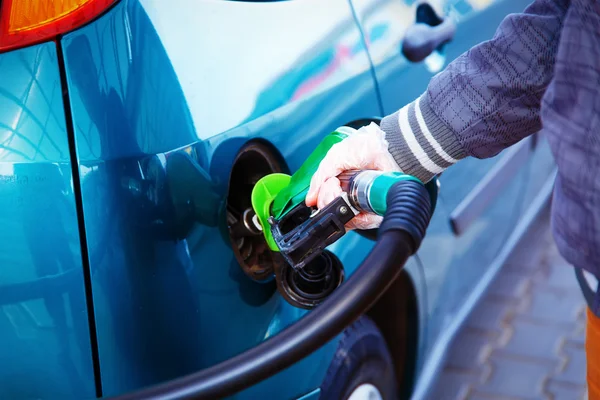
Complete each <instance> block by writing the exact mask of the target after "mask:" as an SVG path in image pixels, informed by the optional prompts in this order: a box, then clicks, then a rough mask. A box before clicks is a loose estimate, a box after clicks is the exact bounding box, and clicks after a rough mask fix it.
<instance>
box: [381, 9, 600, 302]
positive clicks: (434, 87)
mask: <svg viewBox="0 0 600 400" xmlns="http://www.w3.org/2000/svg"><path fill="white" fill-rule="evenodd" d="M381 128H382V129H383V131H384V132H385V133H386V138H387V140H388V142H389V149H390V152H391V153H392V155H393V156H394V158H395V159H396V161H397V162H398V164H399V166H400V168H401V169H402V170H403V171H404V172H406V173H409V174H412V175H415V176H417V177H419V178H421V179H422V180H425V181H428V180H429V179H431V178H432V177H433V176H434V175H436V174H439V173H440V172H441V171H443V170H445V169H446V168H449V167H450V166H451V165H452V164H454V163H456V162H457V161H458V160H460V159H462V158H464V157H477V158H487V157H492V156H495V155H496V154H498V153H499V152H500V151H502V150H503V149H505V148H506V147H508V146H511V145H512V144H515V143H517V142H518V141H520V140H522V139H523V138H525V137H526V136H528V135H531V134H533V133H535V132H537V131H539V130H540V129H543V131H544V134H545V136H546V137H547V138H548V141H549V144H550V147H551V149H552V152H553V154H554V157H555V160H556V164H557V166H558V177H557V180H556V183H555V188H554V194H553V195H554V198H553V206H552V229H553V233H554V237H555V240H556V242H557V245H558V247H559V250H560V252H561V254H562V255H563V256H564V257H565V258H566V259H567V260H568V261H569V262H570V263H572V264H573V265H575V266H577V267H580V268H584V269H586V270H588V271H590V272H592V273H593V274H595V275H596V276H600V0H571V1H570V0H554V1H552V0H536V1H534V2H533V3H532V4H530V5H529V6H528V7H527V8H526V9H525V11H524V12H523V13H519V14H511V15H509V16H507V17H506V18H505V19H504V21H503V22H502V23H501V25H500V27H499V28H498V30H497V32H496V34H495V35H494V37H493V38H492V39H491V40H489V41H486V42H484V43H481V44H480V45H478V46H475V47H474V48H472V49H471V50H469V51H468V52H466V53H465V54H463V55H462V56H460V57H458V58H457V59H456V60H454V61H453V62H452V63H450V64H449V65H448V66H447V67H446V68H445V70H444V71H442V72H440V73H439V74H437V75H436V76H434V77H433V79H432V80H431V82H430V84H429V86H428V88H427V90H426V92H425V93H423V95H421V96H420V97H419V98H418V99H417V100H415V101H414V102H412V103H411V104H408V105H407V106H405V107H403V108H402V109H401V110H399V111H398V112H396V113H394V114H392V115H389V116H387V117H385V118H384V119H383V120H382V122H381ZM599 301H600V300H599ZM596 306H598V305H596Z"/></svg>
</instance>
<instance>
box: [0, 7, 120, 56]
mask: <svg viewBox="0 0 600 400" xmlns="http://www.w3.org/2000/svg"><path fill="white" fill-rule="evenodd" d="M115 1H117V0H0V5H1V6H0V52H2V51H6V50H11V49H15V48H17V47H23V46H28V45H31V44H35V43H39V42H43V41H46V40H50V39H52V38H54V37H55V36H57V35H60V34H63V33H66V32H69V31H71V30H73V29H75V28H78V27H80V26H81V25H84V24H85V23H87V22H89V21H91V20H92V19H94V18H96V17H97V16H98V15H100V14H102V12H104V11H105V10H106V9H107V8H108V7H109V6H110V5H111V4H113V3H114V2H115Z"/></svg>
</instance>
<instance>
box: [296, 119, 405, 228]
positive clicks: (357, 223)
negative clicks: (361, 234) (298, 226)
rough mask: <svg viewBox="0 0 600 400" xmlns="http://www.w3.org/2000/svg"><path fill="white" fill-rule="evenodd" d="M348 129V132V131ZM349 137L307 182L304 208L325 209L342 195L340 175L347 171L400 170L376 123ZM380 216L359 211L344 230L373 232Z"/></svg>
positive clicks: (333, 149)
mask: <svg viewBox="0 0 600 400" xmlns="http://www.w3.org/2000/svg"><path fill="white" fill-rule="evenodd" d="M349 130H350V129H349ZM344 133H349V136H348V137H347V138H345V139H344V140H342V141H341V142H338V143H336V144H334V145H333V146H332V147H331V149H330V150H329V151H328V152H327V154H326V155H325V157H324V158H323V160H321V163H320V164H319V168H318V169H317V171H316V172H315V174H314V175H313V177H312V179H311V182H310V189H309V190H308V194H307V195H306V205H307V206H309V207H313V206H317V208H318V209H321V208H323V207H325V206H326V205H327V204H329V203H331V202H332V201H333V200H335V199H336V198H337V197H338V196H340V195H341V194H342V188H341V185H340V181H339V179H338V178H337V176H338V175H339V174H341V173H342V172H345V171H349V170H363V169H370V170H378V171H385V172H390V171H398V172H401V170H400V167H399V166H398V164H397V163H396V161H395V160H394V158H393V157H392V155H391V154H390V153H389V151H388V142H387V141H386V140H385V133H384V132H383V131H382V130H381V129H380V128H379V126H377V124H375V123H371V124H370V125H368V126H364V127H362V128H360V129H358V130H352V131H351V132H347V131H344ZM382 220H383V217H381V216H379V215H377V214H372V213H364V212H361V213H360V214H358V215H357V216H355V217H354V218H353V219H352V220H351V221H350V222H348V223H347V224H346V229H348V230H351V229H373V228H377V227H379V225H380V224H381V221H382Z"/></svg>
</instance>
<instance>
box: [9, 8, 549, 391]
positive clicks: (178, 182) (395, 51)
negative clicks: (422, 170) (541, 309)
mask: <svg viewBox="0 0 600 400" xmlns="http://www.w3.org/2000/svg"><path fill="white" fill-rule="evenodd" d="M526 5H527V2H524V1H520V0H431V2H429V3H428V2H426V1H418V2H417V1H413V0H327V1H322V0H321V1H319V0H289V1H266V0H265V1H258V0H254V1H228V0H169V1H167V0H120V1H117V0H71V1H60V2H58V1H55V2H53V1H51V0H4V1H0V222H1V225H0V226H1V227H2V229H1V230H0V237H1V239H0V249H1V250H0V339H1V342H2V346H1V349H0V398H2V399H32V398H35V399H71V398H72V399H89V398H100V397H107V398H110V397H118V396H128V395H130V394H132V393H133V394H135V393H141V394H143V393H149V392H144V390H146V389H148V388H160V387H161V385H167V384H169V382H183V383H185V382H188V383H189V382H192V381H193V380H185V377H186V376H189V375H190V374H194V373H196V372H197V371H202V370H206V369H208V368H211V367H214V366H216V365H220V363H222V362H224V361H226V360H228V359H230V358H232V357H235V356H236V355H239V354H242V353H244V352H246V351H249V350H251V349H255V348H257V346H259V345H260V344H261V343H265V342H266V341H268V340H270V339H272V338H277V337H278V336H277V335H278V334H280V333H281V332H282V331H284V330H285V329H286V328H288V327H293V326H294V325H295V324H297V323H298V321H301V320H302V319H303V318H304V317H305V316H307V315H310V314H311V313H312V312H314V311H315V310H318V309H319V307H318V306H317V308H316V309H314V310H313V308H314V307H311V306H310V305H307V302H306V301H303V298H301V297H302V296H300V298H299V297H298V296H293V295H290V292H289V291H288V292H286V290H284V286H285V284H286V281H285V279H286V278H285V277H283V278H282V277H281V275H282V274H281V273H278V271H276V270H277V268H283V267H281V266H280V265H279V264H278V261H277V259H276V257H274V255H273V253H271V252H270V251H269V249H268V247H267V246H266V245H265V243H264V240H263V239H262V237H261V236H260V235H256V234H255V233H253V232H250V231H249V229H247V216H248V210H250V209H251V203H250V193H251V191H252V188H253V187H254V185H255V184H256V182H257V181H258V180H259V179H260V178H261V177H263V176H264V175H266V174H269V173H272V172H284V173H293V172H294V171H296V170H297V169H298V168H299V167H300V165H302V163H303V161H304V160H305V159H306V157H307V156H308V155H309V154H310V153H311V152H312V151H313V149H314V148H315V147H316V146H317V144H318V143H319V142H320V141H321V139H322V138H323V137H325V136H326V135H327V134H328V133H330V132H332V131H334V130H335V129H336V128H338V127H340V126H344V125H349V126H356V127H358V126H361V125H365V124H368V123H370V122H372V121H374V122H377V121H378V120H379V118H380V117H382V116H384V115H387V114H389V113H392V112H394V111H395V110H397V109H399V108H400V107H402V106H403V105H405V104H406V103H408V102H410V101H411V100H413V99H414V98H415V97H417V96H418V95H419V94H421V93H422V92H423V91H424V90H425V88H426V86H427V84H428V82H429V80H430V79H431V77H432V76H433V75H434V74H436V73H437V72H439V71H440V70H441V69H442V68H443V67H444V66H445V65H447V64H448V63H449V62H450V61H451V60H452V59H454V58H455V57H457V56H458V55H459V54H461V53H463V52H464V51H466V50H467V49H469V48H470V47H471V46H473V45H475V44H477V43H479V42H481V41H484V40H488V39H490V38H491V37H492V36H493V34H494V32H495V29H496V27H497V26H498V25H499V23H500V22H501V20H502V19H503V18H504V16H506V15H507V14H508V13H512V12H519V11H522V10H523V9H524V8H525V7H526ZM499 57H501V55H499ZM554 174H555V164H554V161H553V159H552V156H551V153H550V151H549V149H548V146H547V144H546V142H545V139H544V138H543V137H542V136H534V137H531V138H528V139H527V140H523V141H522V142H520V143H518V144H517V145H515V146H513V147H512V148H511V149H508V150H506V151H504V152H502V153H501V154H499V155H498V156H497V157H495V158H492V159H486V160H477V159H468V160H464V161H462V162H460V163H458V164H457V165H456V166H453V167H452V168H450V169H449V170H448V171H446V172H444V174H442V175H441V176H440V177H439V180H438V183H439V198H438V200H437V206H436V210H435V213H434V215H433V218H432V220H431V223H430V225H429V228H428V231H427V236H426V238H425V240H424V242H423V243H422V245H421V247H420V249H419V250H418V252H417V253H416V254H415V255H414V256H412V257H411V258H410V259H409V260H408V262H407V263H406V265H405V267H404V269H403V271H402V273H401V275H400V277H399V278H398V279H396V280H395V281H394V282H393V283H392V284H391V287H390V288H389V289H388V290H387V291H386V292H385V294H383V295H382V296H381V297H380V298H379V300H378V301H377V303H375V304H374V305H373V306H372V307H370V309H369V311H368V312H366V313H364V314H362V315H357V316H356V319H355V322H353V323H352V324H351V325H350V326H348V327H347V328H346V329H344V330H343V332H342V333H341V334H339V335H337V336H335V338H334V339H332V340H328V341H326V342H325V343H323V344H322V345H320V347H319V349H318V350H317V351H314V352H312V353H310V354H307V355H306V356H305V357H303V358H302V359H301V360H300V361H297V362H294V363H292V364H291V365H290V366H289V367H287V368H284V369H282V370H280V369H277V368H274V370H273V371H270V372H269V375H270V377H268V378H267V379H262V380H257V381H256V382H247V384H245V385H244V389H243V390H241V391H238V392H237V393H235V394H231V396H229V398H234V399H262V398H265V399H266V398H268V399H317V398H322V399H351V400H356V399H361V398H371V399H392V398H409V397H411V396H412V397H413V398H427V396H428V388H429V387H430V384H431V382H433V381H434V379H435V377H436V373H437V370H438V369H439V366H440V363H442V362H443V358H444V354H445V352H446V350H447V349H448V346H449V345H450V343H451V339H452V337H453V336H454V334H455V333H456V332H457V330H458V328H459V327H460V326H461V323H462V322H463V321H464V319H465V317H466V316H467V315H468V314H469V311H470V310H471V309H472V308H473V305H474V304H475V303H476V302H477V299H478V298H479V297H480V295H481V293H482V292H483V291H484V290H485V288H486V286H487V284H488V283H489V282H490V281H491V280H492V279H493V277H494V275H495V273H496V271H497V270H498V269H499V268H500V266H501V265H502V264H503V262H504V261H505V260H506V259H507V257H508V256H509V255H510V252H511V250H512V249H513V248H514V246H515V243H516V242H518V240H519V238H521V237H522V236H523V235H525V234H526V233H527V228H528V226H529V225H530V224H531V222H532V221H533V220H534V219H535V218H536V216H537V215H538V214H539V213H540V212H542V210H543V209H544V208H545V206H546V204H547V203H548V199H549V198H550V188H551V182H552V177H553V176H554ZM373 237H374V235H373V232H355V231H353V232H350V233H347V234H346V235H345V236H344V237H343V238H342V239H340V240H339V241H337V242H336V243H334V244H333V245H331V246H330V247H329V248H328V249H327V252H326V253H324V254H325V255H326V256H327V257H328V258H327V262H328V263H331V265H333V268H335V270H336V271H337V273H338V276H340V277H341V278H340V280H342V279H343V280H345V282H347V281H348V280H349V279H351V278H352V275H353V274H354V273H355V271H356V270H357V268H358V267H359V265H360V264H361V261H362V260H363V259H364V258H365V257H366V256H367V255H368V254H369V252H370V251H371V249H372V248H373V245H374V243H375V242H374V239H373ZM278 265H279V266H278ZM400 267H401V266H398V268H400ZM287 284H288V286H286V287H288V289H289V284H290V282H287ZM344 284H345V283H341V286H340V287H343V286H344ZM335 290H338V289H334V293H335ZM296 294H298V293H296ZM328 294H329V293H327V294H326V295H328ZM326 295H323V296H322V297H323V298H325V297H327V296H326ZM304 300H305V299H304ZM322 300H323V299H322ZM223 374H224V375H226V374H227V371H225V370H224V371H223ZM191 376H193V375H191ZM180 389H181V391H180V392H177V393H178V395H177V396H175V397H185V396H184V395H183V394H185V393H187V394H186V395H189V396H190V397H195V394H194V392H193V391H188V392H186V391H185V389H186V388H185V385H183V386H182V387H180ZM196 394H197V393H196ZM368 396H370V397H368ZM141 397H143V396H141ZM217 397H218V396H217ZM165 398H167V397H165Z"/></svg>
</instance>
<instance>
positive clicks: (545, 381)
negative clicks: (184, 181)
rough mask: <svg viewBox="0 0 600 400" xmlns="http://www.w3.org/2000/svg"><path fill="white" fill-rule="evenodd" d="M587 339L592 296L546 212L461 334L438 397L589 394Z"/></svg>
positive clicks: (472, 399)
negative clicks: (582, 287)
mask: <svg viewBox="0 0 600 400" xmlns="http://www.w3.org/2000/svg"><path fill="white" fill-rule="evenodd" d="M584 338H585V303H584V299H583V296H582V295H581V293H580V292H579V287H578V285H577V281H576V279H575V275H574V273H573V269H572V268H570V267H569V266H568V265H567V263H566V262H565V261H564V260H563V259H562V258H561V256H560V255H559V253H558V251H557V249H556V247H555V246H554V242H553V241H552V238H551V235H550V232H549V228H548V218H547V217H545V218H544V219H543V220H542V221H541V223H538V224H537V225H536V227H535V229H534V231H533V232H532V235H530V237H529V238H528V239H527V240H526V241H525V242H524V243H522V244H521V245H520V246H519V248H518V249H517V251H516V253H515V255H514V256H513V257H512V258H511V259H510V260H509V262H508V263H507V264H506V265H505V266H504V267H503V268H502V270H501V271H500V272H499V273H498V276H497V277H496V279H495V281H494V282H493V283H492V285H491V286H490V288H489V290H488V292H487V293H486V295H485V296H484V298H483V299H482V301H480V303H479V305H478V306H477V308H476V309H474V310H473V313H472V314H471V316H470V317H469V319H468V321H467V322H466V323H465V326H464V327H463V329H462V331H461V332H460V333H459V334H458V335H457V336H456V338H455V340H454V343H453V345H452V348H451V350H450V351H449V354H448V358H447V360H446V363H445V366H444V369H443V371H442V373H441V374H440V376H439V378H438V381H437V383H436V386H435V389H434V390H432V392H431V393H432V395H431V397H430V399H431V400H484V399H488V400H493V399H498V400H501V399H502V400H504V399H506V400H508V399H536V400H537V399H547V400H578V399H586V398H587V395H586V390H585V350H584Z"/></svg>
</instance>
